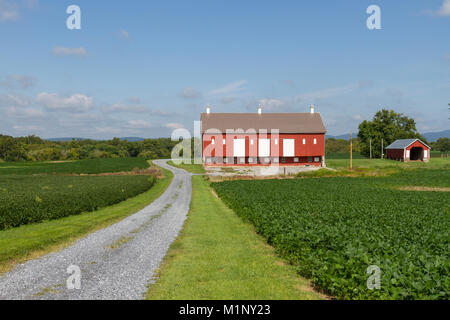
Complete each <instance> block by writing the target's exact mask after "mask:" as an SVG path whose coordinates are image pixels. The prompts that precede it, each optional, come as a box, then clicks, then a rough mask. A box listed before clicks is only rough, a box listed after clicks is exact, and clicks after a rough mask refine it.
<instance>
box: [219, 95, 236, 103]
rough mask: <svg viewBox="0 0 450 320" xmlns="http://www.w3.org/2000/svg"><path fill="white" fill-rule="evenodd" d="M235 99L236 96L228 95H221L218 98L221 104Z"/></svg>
mask: <svg viewBox="0 0 450 320" xmlns="http://www.w3.org/2000/svg"><path fill="white" fill-rule="evenodd" d="M236 100H237V99H236V97H232V96H228V97H222V98H221V99H220V102H221V103H223V104H230V103H233V102H235V101H236Z"/></svg>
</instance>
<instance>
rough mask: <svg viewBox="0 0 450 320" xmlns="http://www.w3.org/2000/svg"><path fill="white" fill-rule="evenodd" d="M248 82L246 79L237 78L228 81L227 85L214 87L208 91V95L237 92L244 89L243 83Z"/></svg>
mask: <svg viewBox="0 0 450 320" xmlns="http://www.w3.org/2000/svg"><path fill="white" fill-rule="evenodd" d="M247 83H248V81H247V80H239V81H235V82H232V83H229V84H227V85H224V86H223V87H220V88H217V89H214V90H212V91H210V92H209V94H210V95H227V94H231V93H235V92H239V91H242V90H244V89H245V85H246V84H247Z"/></svg>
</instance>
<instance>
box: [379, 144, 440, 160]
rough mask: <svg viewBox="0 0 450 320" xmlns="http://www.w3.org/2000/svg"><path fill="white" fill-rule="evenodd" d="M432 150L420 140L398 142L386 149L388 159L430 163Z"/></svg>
mask: <svg viewBox="0 0 450 320" xmlns="http://www.w3.org/2000/svg"><path fill="white" fill-rule="evenodd" d="M430 151H431V148H430V147H429V146H428V145H426V144H425V143H423V142H422V141H420V140H419V139H402V140H397V141H395V142H394V143H393V144H391V145H390V146H388V147H387V148H386V157H387V158H388V159H392V160H397V161H404V162H406V161H424V162H428V161H430Z"/></svg>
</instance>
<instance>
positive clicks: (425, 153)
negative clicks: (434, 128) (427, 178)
mask: <svg viewBox="0 0 450 320" xmlns="http://www.w3.org/2000/svg"><path fill="white" fill-rule="evenodd" d="M423 157H424V158H425V159H426V158H428V150H424V151H423Z"/></svg>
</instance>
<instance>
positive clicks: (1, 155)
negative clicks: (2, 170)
mask: <svg viewBox="0 0 450 320" xmlns="http://www.w3.org/2000/svg"><path fill="white" fill-rule="evenodd" d="M0 159H2V160H3V161H19V160H25V159H26V152H25V150H24V148H23V147H22V145H21V143H19V142H18V141H17V140H16V139H14V138H13V137H10V136H2V135H0Z"/></svg>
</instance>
